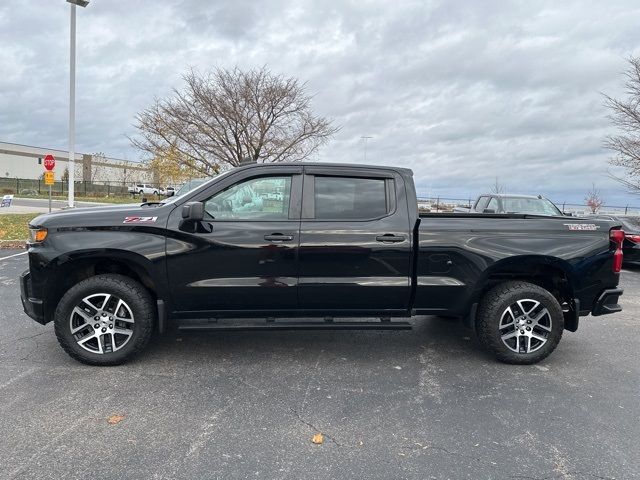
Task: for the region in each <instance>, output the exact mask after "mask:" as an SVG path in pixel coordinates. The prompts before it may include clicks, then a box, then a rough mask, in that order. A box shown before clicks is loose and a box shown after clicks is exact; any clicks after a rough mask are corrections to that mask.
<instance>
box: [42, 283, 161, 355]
mask: <svg viewBox="0 0 640 480" xmlns="http://www.w3.org/2000/svg"><path fill="white" fill-rule="evenodd" d="M154 321H155V308H154V304H153V301H152V298H151V295H149V292H148V291H147V290H146V289H145V288H144V287H143V286H142V285H140V284H139V283H138V282H136V281H135V280H133V279H131V278H129V277H126V276H124V275H115V274H106V275H96V276H95V277H91V278H88V279H86V280H83V281H81V282H79V283H78V284H76V285H74V286H73V287H72V288H70V289H69V291H68V292H67V293H66V294H65V295H64V296H63V297H62V299H61V300H60V303H58V307H57V308H56V311H55V314H54V326H55V332H56V336H57V337H58V341H59V342H60V345H61V346H62V348H63V349H64V350H65V351H66V352H67V353H68V354H69V355H70V356H71V357H73V358H75V359H76V360H78V361H80V362H82V363H86V364H88V365H118V364H121V363H123V362H125V361H126V360H128V359H129V358H131V357H132V356H133V355H135V354H137V353H139V352H140V351H142V350H143V349H144V347H145V346H146V345H147V343H148V342H149V339H150V338H151V334H152V332H153V325H154Z"/></svg>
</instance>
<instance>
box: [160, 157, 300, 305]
mask: <svg viewBox="0 0 640 480" xmlns="http://www.w3.org/2000/svg"><path fill="white" fill-rule="evenodd" d="M267 170H268V172H269V174H268V175H267V174H262V175H261V174H260V173H259V172H261V171H262V170H259V169H258V170H257V172H256V169H251V172H252V173H251V175H252V176H251V177H248V178H247V177H246V176H244V177H243V175H242V173H243V172H240V174H239V175H236V176H234V175H231V176H230V177H228V178H227V179H226V181H225V182H224V184H223V185H219V186H217V187H216V186H214V188H212V189H208V190H205V191H204V192H203V193H202V195H201V196H200V198H197V199H193V200H198V201H202V202H204V204H205V212H206V213H205V221H204V222H202V225H200V226H199V228H198V229H197V232H196V233H187V232H183V231H181V230H180V229H179V227H178V225H179V217H180V212H179V211H178V210H180V208H178V209H176V210H177V211H176V212H173V213H172V215H171V217H172V218H171V219H170V226H172V227H175V238H169V239H168V240H167V274H168V279H169V284H170V285H171V287H172V294H173V301H174V307H175V310H177V311H181V312H191V311H193V312H203V311H211V312H219V311H225V312H227V313H233V312H237V313H238V314H241V313H243V312H250V311H269V310H278V311H282V310H289V309H295V308H297V305H298V302H297V285H298V278H297V277H298V272H297V254H298V243H299V230H300V195H301V189H302V177H301V175H300V174H299V173H301V168H299V167H289V168H288V169H286V168H285V169H278V167H270V168H268V169H265V170H264V171H267ZM245 175H246V174H245ZM238 177H240V178H238ZM212 190H213V191H212ZM174 217H175V218H174Z"/></svg>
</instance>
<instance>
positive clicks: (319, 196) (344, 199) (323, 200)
mask: <svg viewBox="0 0 640 480" xmlns="http://www.w3.org/2000/svg"><path fill="white" fill-rule="evenodd" d="M314 204H315V218H316V219H320V220H322V219H325V220H358V219H369V218H377V217H382V216H384V215H386V214H387V213H388V212H387V197H386V188H385V180H384V179H382V178H356V177H323V176H316V177H315V198H314Z"/></svg>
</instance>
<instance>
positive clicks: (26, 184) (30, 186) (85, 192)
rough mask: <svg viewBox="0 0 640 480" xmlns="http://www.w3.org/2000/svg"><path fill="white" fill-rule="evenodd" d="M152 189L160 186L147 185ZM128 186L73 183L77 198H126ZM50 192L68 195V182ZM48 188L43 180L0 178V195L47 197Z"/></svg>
mask: <svg viewBox="0 0 640 480" xmlns="http://www.w3.org/2000/svg"><path fill="white" fill-rule="evenodd" d="M146 185H151V186H152V187H153V188H158V190H160V186H159V185H156V184H152V183H147V184H146ZM129 186H130V185H129V184H125V183H123V182H82V181H77V182H74V190H75V195H76V196H78V197H89V198H100V197H126V196H128V195H131V193H129V191H128V187H129ZM51 192H52V194H53V195H54V196H66V195H67V193H68V182H67V181H65V180H58V181H56V182H55V183H54V184H53V185H52V186H51ZM48 193H49V186H48V185H45V183H44V180H43V179H27V178H1V177H0V194H2V195H7V194H12V195H18V196H39V195H47V194H48Z"/></svg>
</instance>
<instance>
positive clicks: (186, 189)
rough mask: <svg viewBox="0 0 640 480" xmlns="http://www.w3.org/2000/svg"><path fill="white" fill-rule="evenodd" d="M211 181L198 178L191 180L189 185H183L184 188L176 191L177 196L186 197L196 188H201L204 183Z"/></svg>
mask: <svg viewBox="0 0 640 480" xmlns="http://www.w3.org/2000/svg"><path fill="white" fill-rule="evenodd" d="M207 180H209V179H208V178H196V179H194V180H189V181H188V182H187V183H184V184H182V186H181V187H180V188H179V189H178V190H177V191H176V193H175V196H176V197H179V196H180V195H184V194H185V193H187V192H190V191H191V190H193V189H194V188H196V187H199V186H200V185H202V184H203V183H204V182H206V181H207Z"/></svg>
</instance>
